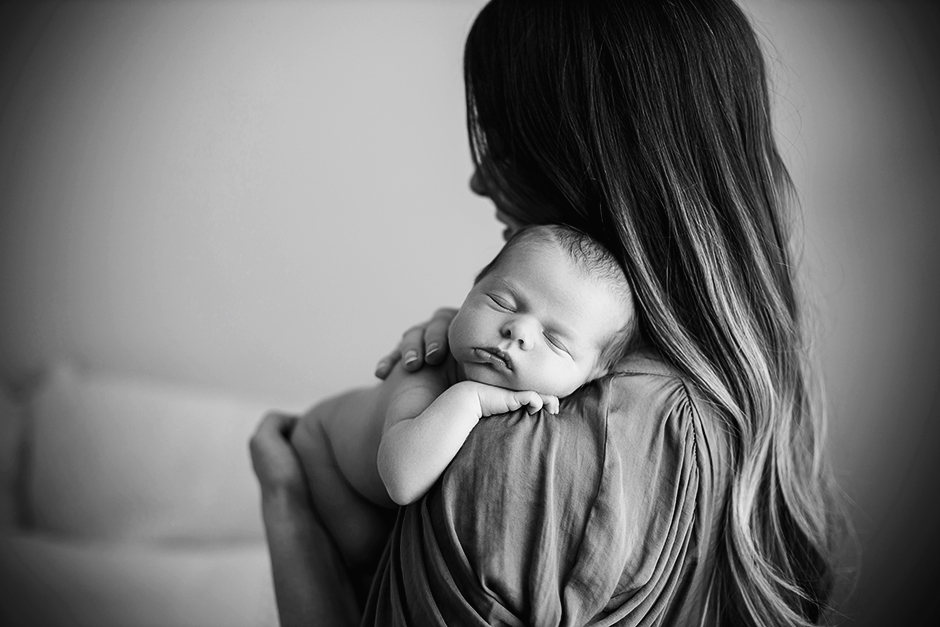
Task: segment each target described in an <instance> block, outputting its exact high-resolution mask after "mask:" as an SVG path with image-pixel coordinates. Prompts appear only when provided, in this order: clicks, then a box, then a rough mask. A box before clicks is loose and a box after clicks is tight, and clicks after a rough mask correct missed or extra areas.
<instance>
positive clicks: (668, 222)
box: [464, 0, 841, 626]
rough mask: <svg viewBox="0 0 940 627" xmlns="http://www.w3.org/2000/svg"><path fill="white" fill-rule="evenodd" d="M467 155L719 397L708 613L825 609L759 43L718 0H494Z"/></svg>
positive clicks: (825, 545)
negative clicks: (605, 253) (599, 265)
mask: <svg viewBox="0 0 940 627" xmlns="http://www.w3.org/2000/svg"><path fill="white" fill-rule="evenodd" d="M464 64H465V65H464V78H465V82H466V89H467V92H466V93H467V115H468V127H469V132H470V138H471V147H472V153H473V157H474V161H475V163H476V165H477V168H478V169H479V172H480V174H481V175H482V176H483V177H484V179H485V180H486V182H487V186H488V187H489V188H490V190H491V191H492V193H493V194H494V195H495V196H496V200H497V204H498V205H499V206H500V208H501V209H502V210H503V211H506V212H507V213H510V214H511V215H513V217H515V218H516V219H518V220H521V221H522V222H526V223H550V222H558V223H564V224H568V225H570V226H574V227H576V228H579V229H581V230H584V231H586V232H588V233H590V234H592V235H593V236H594V237H596V238H598V239H599V240H601V241H602V242H603V243H604V245H605V246H607V247H608V248H609V249H610V250H612V251H615V253H616V254H617V255H618V257H619V258H620V260H621V262H622V263H623V264H624V267H625V269H626V271H627V275H628V276H629V277H630V279H631V282H632V285H633V289H634V293H635V296H636V299H637V308H638V316H639V328H640V332H641V334H642V338H643V340H644V341H645V342H646V343H647V344H649V345H652V346H654V347H655V348H656V349H657V350H658V351H660V353H661V354H662V355H663V357H664V358H665V359H666V360H668V361H669V362H670V363H672V364H673V365H674V366H675V367H677V368H678V369H679V370H680V371H681V372H683V373H684V374H685V376H687V377H688V379H689V380H690V381H692V382H693V383H694V384H695V385H696V386H697V387H698V388H699V390H700V391H701V392H702V394H703V395H704V397H705V398H706V399H707V401H708V402H710V403H711V404H713V405H714V406H715V407H717V408H718V411H719V413H720V415H721V416H722V417H723V418H724V419H725V420H726V422H727V424H726V425H725V430H726V431H728V432H729V433H730V439H731V450H732V455H733V458H732V460H731V462H732V467H733V477H732V485H731V486H730V490H729V492H728V498H727V501H726V505H725V508H724V510H723V511H722V512H721V515H722V517H723V518H722V521H721V522H722V523H723V524H722V525H721V532H720V533H721V536H720V544H719V547H718V550H717V562H716V564H714V567H713V569H712V572H711V575H710V576H711V583H710V588H709V592H708V593H707V600H706V604H705V605H706V607H707V608H709V609H708V616H707V617H706V618H705V620H706V621H707V622H715V623H717V624H721V625H787V626H790V625H815V624H819V623H820V622H823V621H824V620H825V615H826V610H827V603H828V599H829V598H830V595H831V592H832V585H833V560H834V550H835V547H834V541H835V539H836V537H837V531H838V529H840V525H839V521H840V520H841V519H840V516H839V515H838V514H837V512H838V511H839V510H838V509H835V508H833V506H832V505H833V501H832V499H831V495H832V494H833V486H832V484H831V481H830V473H829V470H828V468H827V465H826V463H825V456H824V454H823V450H822V433H823V424H824V415H823V412H822V411H821V409H820V405H819V404H818V403H817V402H816V398H817V397H818V395H817V394H816V390H815V387H816V382H817V375H816V373H815V372H814V369H813V367H812V366H811V359H810V356H809V345H808V344H809V342H808V340H807V337H806V334H805V331H804V321H803V312H802V309H801V299H800V298H799V296H798V293H797V289H796V285H797V276H796V267H795V266H794V263H793V258H792V256H793V253H792V251H791V246H792V242H791V241H790V237H791V236H790V227H789V215H788V213H787V212H788V207H789V206H790V205H791V204H792V203H791V200H792V194H791V189H792V184H791V182H790V179H789V175H788V174H787V171H786V168H785V166H784V164H783V161H782V159H781V157H780V155H779V153H778V150H777V147H776V143H775V140H774V136H773V130H772V127H771V118H770V99H769V94H768V88H767V78H766V75H765V74H766V69H765V65H764V59H763V54H762V51H761V48H760V44H759V42H758V40H757V37H756V34H755V32H754V30H753V29H752V27H751V25H750V23H749V21H748V19H747V17H746V16H745V15H744V13H743V12H742V11H741V9H740V8H739V7H738V6H737V5H735V4H734V2H733V1H732V0H662V1H660V2H652V1H649V0H645V1H640V0H635V1H629V0H607V1H604V0H597V1H588V0H581V1H577V2H575V1H564V0H530V1H525V0H515V1H513V0H494V1H493V2H491V3H490V4H488V5H487V6H486V7H485V8H484V9H483V10H482V12H481V13H480V14H479V16H478V17H477V19H476V21H475V23H474V25H473V27H472V29H471V32H470V34H469V37H468V39H467V44H466V50H465V57H464Z"/></svg>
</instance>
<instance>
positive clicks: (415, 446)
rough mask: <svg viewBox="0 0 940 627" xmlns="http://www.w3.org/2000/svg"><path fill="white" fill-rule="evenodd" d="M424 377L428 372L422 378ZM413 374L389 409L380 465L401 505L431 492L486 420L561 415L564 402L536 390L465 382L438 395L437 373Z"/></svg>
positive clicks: (381, 446)
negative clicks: (522, 413) (522, 412)
mask: <svg viewBox="0 0 940 627" xmlns="http://www.w3.org/2000/svg"><path fill="white" fill-rule="evenodd" d="M422 373H427V374H424V375H422ZM422 373H417V374H414V375H411V377H410V378H411V379H412V381H414V385H412V386H408V387H405V388H404V389H403V390H402V392H401V393H400V394H398V395H397V396H395V397H394V398H393V399H392V401H391V403H390V404H389V407H388V415H387V418H386V422H385V424H386V427H385V432H384V433H383V435H382V441H381V443H380V444H379V454H378V459H377V466H378V471H379V476H380V477H381V478H382V482H383V483H384V484H385V488H386V490H387V491H388V494H389V496H390V497H391V498H392V500H393V501H395V502H396V503H398V504H399V505H407V504H408V503H412V502H414V501H416V500H418V499H419V498H421V496H422V495H423V494H424V493H425V492H427V491H428V490H429V489H430V488H431V486H432V485H434V482H435V481H437V479H438V477H440V476H441V474H442V473H443V472H444V470H445V469H446V468H447V465H448V464H450V462H451V460H453V459H454V456H455V455H457V452H458V451H459V450H460V447H461V446H463V443H464V441H465V440H466V439H467V436H468V435H470V431H472V430H473V428H474V427H475V426H476V424H477V422H479V420H480V419H481V418H484V417H486V416H492V415H495V414H504V413H507V412H510V411H515V410H516V409H519V408H520V407H522V406H524V405H527V406H528V407H529V413H530V414H534V413H535V412H537V411H539V410H541V409H542V407H543V406H545V408H546V409H547V410H548V411H549V413H552V414H554V413H557V412H558V399H557V398H556V397H554V396H548V395H540V394H537V393H536V392H528V391H523V392H519V391H515V390H507V389H505V388H499V387H495V386H492V385H486V384H483V383H477V382H476V381H462V382H460V383H456V384H454V385H453V386H451V387H449V388H447V389H446V390H444V392H442V393H440V395H436V392H437V391H436V390H435V389H434V388H433V386H432V385H429V384H428V383H430V377H431V371H430V369H426V370H424V371H422Z"/></svg>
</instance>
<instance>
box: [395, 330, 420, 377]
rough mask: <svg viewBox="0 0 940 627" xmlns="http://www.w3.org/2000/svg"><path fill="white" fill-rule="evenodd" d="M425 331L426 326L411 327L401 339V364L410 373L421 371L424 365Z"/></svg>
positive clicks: (399, 346) (399, 348) (399, 347)
mask: <svg viewBox="0 0 940 627" xmlns="http://www.w3.org/2000/svg"><path fill="white" fill-rule="evenodd" d="M424 329H425V325H423V324H421V325H418V326H414V327H411V328H410V329H408V330H407V331H405V334H404V335H403V336H402V337H401V343H400V344H399V345H398V350H400V351H401V364H402V366H404V367H405V370H407V371H408V372H414V371H415V370H420V369H421V366H423V365H424Z"/></svg>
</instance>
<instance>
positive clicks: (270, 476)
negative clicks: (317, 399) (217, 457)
mask: <svg viewBox="0 0 940 627" xmlns="http://www.w3.org/2000/svg"><path fill="white" fill-rule="evenodd" d="M297 420H298V418H297V416H291V415H288V414H283V413H280V412H276V411H270V412H268V413H267V414H265V416H264V418H263V419H262V420H261V422H260V423H259V424H258V428H257V430H256V431H255V433H254V435H253V436H251V441H250V443H249V448H250V449H251V463H252V466H254V469H255V475H256V476H257V477H258V482H259V483H260V484H261V493H262V495H263V496H271V495H275V494H284V495H287V496H291V497H296V498H300V499H306V498H307V480H306V478H305V477H304V471H303V467H302V466H301V465H300V459H299V458H298V457H297V453H296V452H295V451H294V447H293V445H292V444H291V443H290V436H291V433H292V432H293V431H294V427H296V426H297Z"/></svg>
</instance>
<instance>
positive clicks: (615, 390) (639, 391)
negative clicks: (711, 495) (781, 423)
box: [586, 349, 729, 484]
mask: <svg viewBox="0 0 940 627" xmlns="http://www.w3.org/2000/svg"><path fill="white" fill-rule="evenodd" d="M586 391H587V390H586ZM588 392H589V394H593V396H594V397H595V399H596V403H597V407H598V409H601V410H602V412H603V421H602V422H603V425H604V428H605V431H606V439H607V442H608V447H609V448H613V449H617V448H629V449H631V450H635V449H636V448H637V447H642V448H643V450H646V451H648V452H653V451H657V452H658V453H659V454H660V455H663V456H672V457H677V456H678V457H683V456H684V455H693V456H694V457H695V458H696V461H697V464H696V465H697V466H698V467H699V469H700V470H704V471H706V472H707V474H708V475H711V478H712V480H713V481H716V482H718V483H719V484H720V483H721V478H720V477H719V476H718V475H721V474H723V469H724V468H725V467H726V466H727V464H728V461H727V460H728V451H729V442H728V438H727V431H726V428H725V426H724V425H725V423H724V421H723V419H722V417H721V415H720V414H719V412H718V411H717V410H716V409H715V408H714V406H713V405H712V404H711V403H709V402H707V401H706V400H705V399H704V397H703V395H702V394H701V392H700V391H699V390H698V389H697V387H696V386H695V385H694V383H692V381H690V380H689V377H687V376H685V375H684V374H683V373H681V372H680V371H679V370H678V369H677V368H676V367H674V366H673V365H671V364H669V363H668V362H667V361H666V360H665V359H663V358H662V357H661V356H660V355H659V354H658V353H657V352H655V351H653V350H651V349H642V350H638V351H635V352H633V353H631V354H630V355H628V356H627V357H626V358H624V359H623V360H622V361H621V362H620V363H619V364H618V365H617V366H616V367H615V369H614V371H613V372H611V373H610V374H608V375H607V376H605V377H603V378H602V379H600V380H598V381H597V382H596V386H595V387H594V388H593V392H591V391H588ZM709 483H711V482H709Z"/></svg>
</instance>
